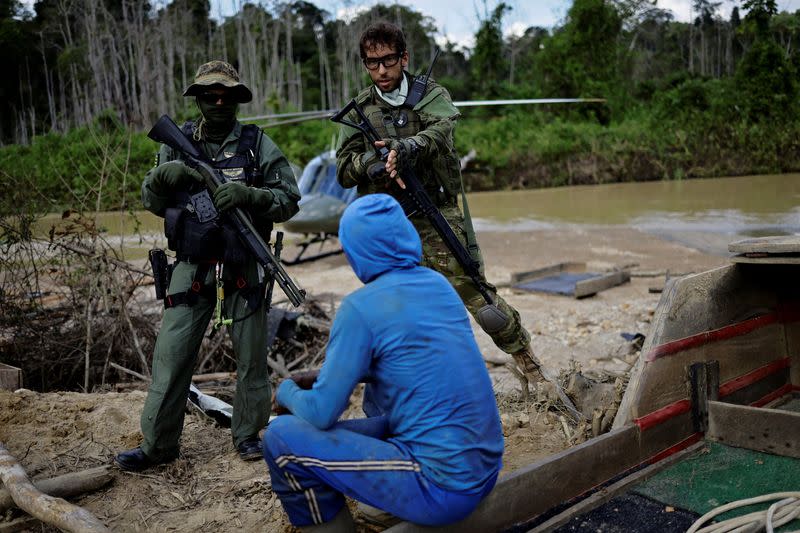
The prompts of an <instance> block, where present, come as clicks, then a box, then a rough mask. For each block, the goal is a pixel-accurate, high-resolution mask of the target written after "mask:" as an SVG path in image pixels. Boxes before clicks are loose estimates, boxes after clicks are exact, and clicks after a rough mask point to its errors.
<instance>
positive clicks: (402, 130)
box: [364, 95, 461, 207]
mask: <svg viewBox="0 0 800 533" xmlns="http://www.w3.org/2000/svg"><path fill="white" fill-rule="evenodd" d="M364 113H365V114H366V116H367V119H368V120H369V121H370V123H371V124H372V125H373V126H374V127H375V130H376V131H377V132H378V134H379V135H380V136H381V138H383V139H404V138H407V137H411V136H414V135H416V134H417V133H419V132H420V131H422V130H423V129H424V127H425V126H424V124H423V121H422V117H421V116H420V113H419V112H417V111H416V110H414V109H411V108H409V107H408V106H405V105H403V106H400V107H393V106H390V105H388V104H385V103H384V102H383V101H382V100H381V99H380V97H378V96H375V95H373V99H372V101H370V102H368V103H366V104H365V105H364ZM416 170H417V177H418V178H419V180H420V182H421V183H422V186H423V187H424V188H425V192H427V193H428V196H430V198H431V200H433V202H434V203H435V204H436V205H437V206H439V207H441V206H444V205H449V204H452V203H453V202H454V201H455V198H456V197H457V194H458V192H459V191H460V189H461V169H460V162H459V160H458V155H457V154H456V151H455V147H453V146H452V142H451V146H449V149H447V150H441V151H439V152H438V155H437V156H436V158H435V159H434V160H432V161H426V160H418V162H417V166H416ZM373 187H376V186H375V185H373ZM376 189H377V187H376ZM398 191H399V189H398ZM369 192H386V190H385V189H383V190H380V191H379V190H372V191H369ZM398 194H399V193H398ZM398 194H394V192H393V193H392V195H393V196H395V197H398ZM401 196H402V195H401ZM398 199H399V197H398Z"/></svg>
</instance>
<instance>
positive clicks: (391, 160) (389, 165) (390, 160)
mask: <svg viewBox="0 0 800 533" xmlns="http://www.w3.org/2000/svg"><path fill="white" fill-rule="evenodd" d="M375 147H376V148H385V147H386V141H375ZM397 163H398V161H397V151H396V150H389V157H387V158H386V172H387V173H388V174H389V177H390V178H391V179H393V180H394V181H395V182H397V185H399V186H400V188H401V189H405V188H406V184H405V183H403V178H401V177H400V176H398V175H397Z"/></svg>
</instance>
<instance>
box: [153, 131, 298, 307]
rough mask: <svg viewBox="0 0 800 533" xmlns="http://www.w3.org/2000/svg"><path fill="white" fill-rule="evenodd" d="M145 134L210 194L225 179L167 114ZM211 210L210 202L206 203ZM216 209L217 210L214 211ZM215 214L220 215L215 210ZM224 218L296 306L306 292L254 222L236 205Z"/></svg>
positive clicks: (226, 179)
mask: <svg viewBox="0 0 800 533" xmlns="http://www.w3.org/2000/svg"><path fill="white" fill-rule="evenodd" d="M147 136H148V137H150V138H151V139H153V140H154V141H156V142H160V143H164V144H166V145H167V146H169V147H170V148H172V149H173V150H177V151H178V152H180V153H181V154H183V156H184V157H185V163H186V165H187V166H189V167H191V168H193V169H195V170H196V171H197V172H199V173H200V175H201V176H203V180H204V182H205V186H206V188H207V189H208V192H209V193H211V194H213V193H214V191H216V190H217V187H219V186H221V185H222V184H223V183H226V182H227V181H228V178H226V177H225V175H224V174H223V173H222V172H219V171H217V170H215V169H214V168H212V167H211V165H209V164H208V163H206V162H205V161H203V159H204V157H203V156H202V154H200V152H199V151H198V150H197V148H195V146H194V145H193V144H192V143H191V142H189V140H188V139H187V138H186V136H185V135H184V134H183V132H181V130H180V128H178V126H177V125H176V124H175V123H174V122H173V121H172V119H171V118H169V117H168V116H167V115H162V116H161V118H160V119H158V122H156V124H155V126H153V129H151V130H150V131H149V132H148V133H147ZM209 209H213V204H212V205H211V206H209ZM214 211H216V210H214ZM214 216H219V215H218V214H216V212H214ZM225 218H226V219H227V221H230V223H231V224H232V225H233V228H234V229H235V230H236V234H237V235H238V236H239V239H240V240H241V241H242V244H243V245H244V246H245V248H246V249H247V250H248V251H249V252H250V253H251V254H252V255H253V257H254V258H255V259H256V261H258V263H259V264H260V265H261V266H262V267H263V268H264V270H265V271H266V272H267V274H268V275H269V276H270V277H271V278H272V279H274V280H275V281H277V282H278V285H279V286H280V288H281V289H283V292H284V293H285V294H286V297H287V298H289V301H290V302H292V305H294V306H295V307H297V306H299V305H300V304H301V303H303V301H304V300H305V297H306V291H304V290H303V289H301V288H299V287H298V286H297V285H296V284H295V282H294V281H293V280H292V278H290V277H289V274H287V273H286V270H284V268H283V266H282V265H281V263H280V260H279V259H276V258H275V256H274V255H273V254H272V251H270V249H269V245H268V244H267V243H266V242H264V239H263V238H262V237H261V235H259V233H258V231H257V230H256V228H255V227H254V226H253V223H252V222H251V221H250V217H249V216H248V214H247V213H246V212H245V211H244V210H242V209H240V208H238V207H235V208H233V209H231V210H230V211H229V212H228V213H227V215H226V217H225Z"/></svg>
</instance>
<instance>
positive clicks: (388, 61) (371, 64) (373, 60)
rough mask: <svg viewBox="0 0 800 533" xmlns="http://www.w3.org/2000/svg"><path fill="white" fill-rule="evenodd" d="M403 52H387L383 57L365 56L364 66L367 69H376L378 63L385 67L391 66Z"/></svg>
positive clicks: (398, 59)
mask: <svg viewBox="0 0 800 533" xmlns="http://www.w3.org/2000/svg"><path fill="white" fill-rule="evenodd" d="M402 55H403V54H389V55H386V56H383V57H365V58H364V66H365V67H367V68H368V69H369V70H377V69H378V66H379V65H381V64H382V65H383V66H384V67H385V68H391V67H393V66H395V65H396V64H397V62H398V61H400V57H402Z"/></svg>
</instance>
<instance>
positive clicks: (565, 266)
mask: <svg viewBox="0 0 800 533" xmlns="http://www.w3.org/2000/svg"><path fill="white" fill-rule="evenodd" d="M576 271H577V272H584V271H586V263H557V264H555V265H550V266H546V267H543V268H537V269H536V270H529V271H527V272H514V273H512V274H511V283H512V285H513V284H514V283H520V282H523V281H529V280H531V279H535V278H541V277H543V276H551V275H553V274H559V273H561V272H576Z"/></svg>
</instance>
